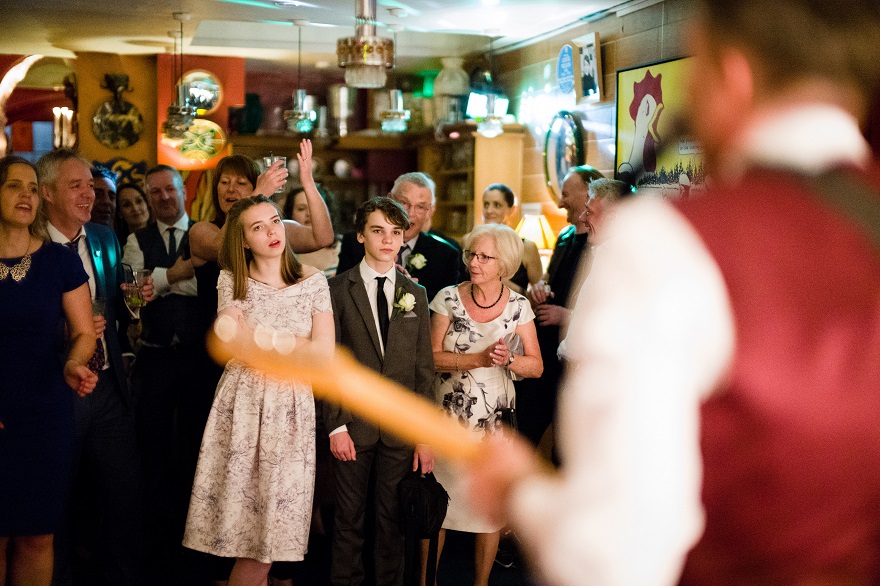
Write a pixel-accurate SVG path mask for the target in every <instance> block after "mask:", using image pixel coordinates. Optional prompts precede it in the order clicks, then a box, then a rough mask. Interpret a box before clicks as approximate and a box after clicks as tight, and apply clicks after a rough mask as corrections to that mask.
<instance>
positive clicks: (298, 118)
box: [284, 19, 317, 134]
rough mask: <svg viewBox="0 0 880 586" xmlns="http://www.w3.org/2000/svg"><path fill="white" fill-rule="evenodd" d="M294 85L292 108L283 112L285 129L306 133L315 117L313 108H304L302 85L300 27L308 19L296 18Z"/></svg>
mask: <svg viewBox="0 0 880 586" xmlns="http://www.w3.org/2000/svg"><path fill="white" fill-rule="evenodd" d="M293 24H295V25H296V85H297V87H298V89H297V90H296V91H294V92H293V110H287V111H286V112H284V119H285V120H287V129H288V130H291V131H293V132H299V133H301V134H308V133H309V132H311V131H312V128H313V127H314V126H315V119H316V118H317V116H316V114H315V111H314V110H309V109H307V108H306V96H307V92H306V90H305V89H303V87H302V27H303V26H304V25H307V24H309V21H308V20H303V19H296V20H294V21H293Z"/></svg>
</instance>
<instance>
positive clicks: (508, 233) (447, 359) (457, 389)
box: [431, 224, 544, 586]
mask: <svg viewBox="0 0 880 586" xmlns="http://www.w3.org/2000/svg"><path fill="white" fill-rule="evenodd" d="M464 248H465V250H464V260H465V262H466V264H467V267H468V271H469V272H470V276H471V280H470V281H465V282H464V283H462V284H460V285H457V286H452V287H447V288H445V289H442V290H441V291H440V292H439V293H438V294H437V296H436V297H435V298H434V301H433V302H431V310H432V311H433V312H434V314H433V318H432V322H431V342H432V347H433V350H434V364H435V367H436V369H437V371H438V375H437V381H436V383H435V390H436V396H437V400H438V401H439V402H441V403H442V405H443V409H444V410H445V411H446V413H447V414H448V415H449V416H450V417H454V418H455V419H456V420H458V421H459V423H461V425H463V426H466V427H467V428H468V429H469V430H470V431H472V432H473V433H474V435H475V436H476V437H478V438H483V437H485V436H486V435H487V434H497V433H501V432H502V430H503V429H504V427H503V426H502V423H507V424H511V423H513V421H515V418H514V417H512V415H513V414H514V413H515V411H514V410H513V409H514V407H515V396H514V389H513V383H512V376H513V375H516V376H518V377H537V376H540V375H541V372H542V371H543V368H544V366H543V363H542V361H541V352H540V349H539V348H538V338H537V336H536V334H535V325H534V318H535V314H534V313H533V312H532V308H531V305H530V304H529V301H528V300H527V299H526V298H525V297H523V296H522V295H520V294H519V293H515V292H513V291H511V290H510V289H509V288H508V287H506V286H505V285H504V283H503V282H502V280H503V279H509V278H510V277H511V276H512V275H513V274H514V273H515V272H516V271H517V269H519V267H520V264H521V262H522V254H523V243H522V239H521V238H520V237H519V236H518V235H517V233H516V232H514V231H513V230H512V229H510V228H509V227H507V226H504V225H502V224H483V225H481V226H478V227H476V228H475V229H474V230H473V232H471V233H470V234H469V235H468V236H467V237H466V238H465V242H464ZM435 474H436V476H437V478H438V480H439V481H440V482H441V484H443V486H444V487H445V488H446V490H447V491H448V492H449V495H450V501H449V511H448V513H447V515H446V520H445V521H444V523H443V528H444V531H441V532H440V539H439V546H440V549H441V551H442V547H443V541H444V537H445V529H452V530H455V531H464V532H468V533H475V534H476V557H475V565H476V577H475V580H474V584H475V586H486V585H487V584H488V583H489V574H490V572H491V570H492V563H493V561H494V560H495V552H496V550H497V549H498V538H499V532H500V530H501V526H500V525H497V524H493V523H491V522H489V521H487V520H485V519H484V518H482V517H481V516H480V515H479V514H477V513H476V512H474V511H472V510H471V509H470V508H469V507H468V506H467V503H466V502H465V492H464V487H462V486H461V485H460V483H459V480H458V478H457V477H456V476H455V474H453V472H452V470H451V469H449V468H448V467H445V466H443V465H442V463H440V464H438V466H437V468H435Z"/></svg>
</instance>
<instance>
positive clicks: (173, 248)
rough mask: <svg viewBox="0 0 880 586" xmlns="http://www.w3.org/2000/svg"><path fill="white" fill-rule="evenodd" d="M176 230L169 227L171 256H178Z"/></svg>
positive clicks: (169, 252)
mask: <svg viewBox="0 0 880 586" xmlns="http://www.w3.org/2000/svg"><path fill="white" fill-rule="evenodd" d="M176 230H177V229H176V228H174V227H171V228H168V256H170V257H171V258H176V257H177V238H175V237H174V232H175V231H176Z"/></svg>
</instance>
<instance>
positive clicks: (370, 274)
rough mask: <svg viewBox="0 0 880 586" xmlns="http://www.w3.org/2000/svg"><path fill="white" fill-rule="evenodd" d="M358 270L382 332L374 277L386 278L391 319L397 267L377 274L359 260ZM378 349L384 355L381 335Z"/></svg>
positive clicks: (334, 432) (340, 429)
mask: <svg viewBox="0 0 880 586" xmlns="http://www.w3.org/2000/svg"><path fill="white" fill-rule="evenodd" d="M358 270H359V271H360V274H361V278H362V279H363V280H364V286H365V287H366V288H367V299H369V300H370V311H371V312H372V313H373V323H374V324H376V331H377V332H381V331H382V330H381V329H380V328H379V312H378V310H377V308H376V289H378V288H379V281H377V280H376V277H386V278H385V289H384V291H385V298H386V299H387V300H388V318H389V319H390V318H391V313H392V311H393V309H394V307H393V303H394V285H395V280H394V278H395V276H396V275H397V267H394V266H392V267H391V269H389V270H388V271H387V272H384V273H378V272H376V271H375V270H373V268H372V267H371V266H370V265H368V264H367V259H366V258H363V259H361V262H360V264H359V265H358ZM379 347H380V348H381V349H382V356H384V355H385V344H384V342H383V341H382V335H381V334H380V335H379ZM343 431H348V427H347V426H345V425H340V426H339V427H337V428H336V429H334V430H333V431H331V432H330V433H329V434H328V435H336V434H337V433H340V432H343Z"/></svg>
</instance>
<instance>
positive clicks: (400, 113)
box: [382, 25, 409, 132]
mask: <svg viewBox="0 0 880 586" xmlns="http://www.w3.org/2000/svg"><path fill="white" fill-rule="evenodd" d="M400 28H401V27H400V25H391V29H392V30H393V31H394V45H395V46H399V45H398V44H397V31H398V30H400ZM395 61H396V57H395ZM395 65H396V63H395ZM391 85H392V87H393V86H394V83H392V84H391ZM389 94H390V98H391V101H390V106H389V108H388V109H387V110H384V111H383V112H382V131H383V132H406V123H407V122H408V121H409V110H404V109H403V92H402V91H400V90H399V89H396V88H394V89H392V90H391V91H390V92H389Z"/></svg>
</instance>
